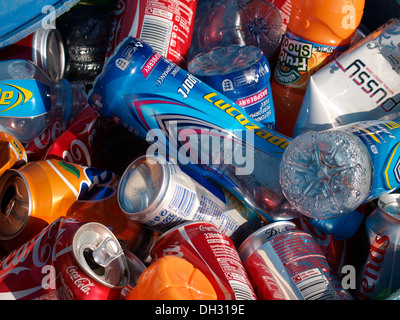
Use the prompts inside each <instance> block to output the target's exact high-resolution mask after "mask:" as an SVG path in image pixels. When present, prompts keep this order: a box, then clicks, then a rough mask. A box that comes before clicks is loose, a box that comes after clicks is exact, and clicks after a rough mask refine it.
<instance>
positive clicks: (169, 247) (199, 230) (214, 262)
mask: <svg viewBox="0 0 400 320" xmlns="http://www.w3.org/2000/svg"><path fill="white" fill-rule="evenodd" d="M167 255H173V256H178V257H181V258H184V259H186V260H187V261H189V262H190V263H192V264H193V266H194V267H195V268H197V269H199V270H200V271H201V272H203V273H204V275H205V276H206V277H207V279H208V280H210V282H211V284H212V285H213V287H214V289H215V292H216V293H217V298H218V300H256V295H255V293H254V291H253V288H252V286H251V284H250V280H249V278H248V275H247V273H246V271H245V269H244V267H243V264H242V262H241V261H240V258H239V254H238V253H237V250H236V248H235V246H234V244H233V242H232V240H231V239H230V238H229V237H228V236H226V235H224V234H222V233H220V232H219V231H218V228H217V227H216V226H214V225H213V224H212V223H206V222H188V223H184V224H182V225H179V226H176V227H175V228H172V229H171V230H169V231H167V232H165V233H163V234H162V235H161V236H160V237H159V238H158V240H157V242H156V243H155V245H154V247H153V249H152V251H151V257H152V258H153V261H155V260H157V259H158V258H160V257H162V256H167Z"/></svg>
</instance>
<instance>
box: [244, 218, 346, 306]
mask: <svg viewBox="0 0 400 320" xmlns="http://www.w3.org/2000/svg"><path fill="white" fill-rule="evenodd" d="M238 252H239V255H240V258H241V259H242V261H243V264H244V266H245V268H246V271H247V272H248V274H249V277H250V279H251V282H252V285H253V287H254V290H255V292H256V294H257V298H258V299H259V300H353V298H352V296H351V295H350V293H348V292H347V291H346V290H344V289H343V288H342V286H341V283H340V279H339V277H338V276H337V274H336V273H334V272H333V271H332V269H331V267H330V266H329V264H328V262H327V260H326V257H325V255H324V254H323V252H322V249H321V247H320V246H319V245H317V243H316V242H315V240H314V239H313V237H312V236H311V235H310V234H309V233H307V232H304V231H301V230H299V229H298V228H297V227H296V225H295V224H294V223H292V222H289V221H280V222H274V223H271V224H268V225H266V226H265V227H263V228H260V229H259V230H257V231H256V232H254V233H253V234H252V235H250V236H249V237H248V238H247V239H246V240H245V241H244V242H243V244H242V245H241V246H240V248H239V250H238Z"/></svg>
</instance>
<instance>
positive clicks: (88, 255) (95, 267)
mask: <svg viewBox="0 0 400 320" xmlns="http://www.w3.org/2000/svg"><path fill="white" fill-rule="evenodd" d="M93 251H94V250H92V249H89V248H85V249H84V250H83V257H84V258H85V261H86V263H87V265H88V266H89V268H90V269H92V271H93V272H94V273H95V274H96V275H98V276H104V275H105V269H104V267H102V266H101V265H99V264H98V263H97V262H96V261H94V256H93Z"/></svg>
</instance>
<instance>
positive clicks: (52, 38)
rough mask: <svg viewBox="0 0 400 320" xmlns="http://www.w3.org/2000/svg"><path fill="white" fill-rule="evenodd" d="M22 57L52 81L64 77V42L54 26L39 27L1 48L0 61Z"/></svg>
mask: <svg viewBox="0 0 400 320" xmlns="http://www.w3.org/2000/svg"><path fill="white" fill-rule="evenodd" d="M13 59H24V60H29V61H32V62H33V63H34V64H36V65H37V66H38V67H39V68H41V69H42V70H43V71H44V72H46V73H47V75H48V76H49V77H50V79H51V80H52V81H54V82H58V81H60V80H61V79H62V78H63V77H64V70H65V55H64V43H63V40H62V37H61V34H60V32H59V31H58V29H56V28H39V29H38V30H36V31H35V32H33V33H31V34H30V35H28V36H27V37H25V38H23V39H22V40H20V41H18V42H16V43H14V44H12V45H10V46H8V47H6V48H4V49H2V50H1V51H0V61H3V60H13Z"/></svg>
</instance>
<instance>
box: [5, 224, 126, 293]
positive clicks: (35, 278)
mask: <svg viewBox="0 0 400 320" xmlns="http://www.w3.org/2000/svg"><path fill="white" fill-rule="evenodd" d="M128 283H129V270H128V265H127V261H126V259H125V256H124V252H123V249H122V248H121V247H120V245H119V243H118V240H117V239H116V238H115V236H114V235H113V233H112V232H111V231H110V230H109V229H108V228H107V227H105V226H104V225H102V224H100V223H96V222H84V221H82V220H79V219H74V218H69V219H65V218H60V219H57V220H56V221H54V222H53V223H52V224H50V225H49V226H47V227H46V228H44V229H43V230H42V232H41V233H39V234H38V235H37V236H36V237H34V238H33V239H32V240H31V241H29V242H27V243H25V244H24V245H22V246H21V247H19V248H18V249H17V250H15V251H13V252H12V253H10V254H9V255H8V256H6V257H4V258H3V259H2V261H1V263H0V299H2V300H104V299H107V300H112V299H120V297H121V291H122V290H123V288H125V287H126V285H127V284H128Z"/></svg>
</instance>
